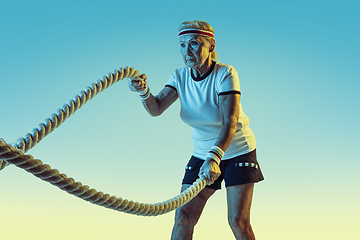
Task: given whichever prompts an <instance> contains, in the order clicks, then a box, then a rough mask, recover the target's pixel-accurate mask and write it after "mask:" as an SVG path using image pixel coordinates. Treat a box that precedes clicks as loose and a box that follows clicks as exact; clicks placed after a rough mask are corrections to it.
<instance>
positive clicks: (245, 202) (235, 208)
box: [226, 183, 254, 222]
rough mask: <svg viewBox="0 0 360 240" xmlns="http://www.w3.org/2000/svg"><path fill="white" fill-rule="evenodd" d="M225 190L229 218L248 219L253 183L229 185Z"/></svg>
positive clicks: (245, 220) (246, 220) (236, 219)
mask: <svg viewBox="0 0 360 240" xmlns="http://www.w3.org/2000/svg"><path fill="white" fill-rule="evenodd" d="M226 190H227V205H228V217H229V220H234V221H244V222H248V221H250V208H251V202H252V196H253V192H254V183H247V184H241V185H235V186H230V187H227V188H226Z"/></svg>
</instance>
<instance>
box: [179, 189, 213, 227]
mask: <svg viewBox="0 0 360 240" xmlns="http://www.w3.org/2000/svg"><path fill="white" fill-rule="evenodd" d="M190 186H191V185H190V184H183V185H182V187H181V192H182V191H184V190H185V189H187V188H188V187H190ZM215 191H216V190H214V189H211V188H208V187H205V188H204V189H203V190H202V191H201V192H200V193H199V194H198V195H197V196H196V197H194V198H193V199H192V200H191V201H190V202H188V203H187V204H185V205H184V206H182V207H180V208H179V209H177V211H176V217H179V218H180V219H182V220H193V221H195V223H196V222H197V220H198V219H199V217H200V215H201V213H202V211H203V209H204V207H205V204H206V202H207V200H208V199H209V198H210V197H211V196H212V195H213V194H214V193H215ZM179 218H178V220H179Z"/></svg>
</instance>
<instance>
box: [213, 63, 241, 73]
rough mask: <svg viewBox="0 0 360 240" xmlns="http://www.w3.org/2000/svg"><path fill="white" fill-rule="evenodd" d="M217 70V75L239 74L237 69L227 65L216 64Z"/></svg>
mask: <svg viewBox="0 0 360 240" xmlns="http://www.w3.org/2000/svg"><path fill="white" fill-rule="evenodd" d="M215 69H216V71H217V73H224V74H226V73H237V71H236V69H235V68H234V67H233V66H231V65H229V64H226V63H220V62H216V65H215Z"/></svg>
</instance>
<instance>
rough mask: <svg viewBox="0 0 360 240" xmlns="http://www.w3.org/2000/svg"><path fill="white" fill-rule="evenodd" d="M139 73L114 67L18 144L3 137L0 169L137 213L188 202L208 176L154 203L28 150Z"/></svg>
mask: <svg viewBox="0 0 360 240" xmlns="http://www.w3.org/2000/svg"><path fill="white" fill-rule="evenodd" d="M139 75H140V74H139V72H138V71H137V70H135V69H134V68H129V67H126V68H125V69H124V68H120V69H118V70H115V71H114V72H112V73H109V74H108V75H105V76H104V77H103V78H102V79H99V80H98V81H97V82H96V83H93V84H92V85H91V87H87V88H86V90H85V91H82V92H80V94H79V95H77V96H75V98H74V99H73V100H70V101H69V103H68V104H65V105H64V106H63V107H62V108H61V109H59V110H58V112H57V113H56V114H55V113H54V114H53V115H52V116H51V118H48V119H46V120H45V122H44V123H41V124H39V126H38V128H34V129H33V131H32V133H28V134H26V135H25V137H24V138H21V139H19V140H18V142H17V143H16V144H13V145H12V146H11V145H8V144H7V143H6V142H5V141H4V140H3V139H0V171H1V170H2V169H4V168H5V167H6V166H7V165H9V164H13V165H15V166H17V167H19V168H22V169H24V170H25V171H27V172H29V173H31V174H33V175H34V176H36V177H38V178H40V179H42V180H44V181H46V182H49V183H51V184H52V185H54V186H57V187H58V188H60V189H61V190H63V191H66V192H68V193H69V194H71V195H74V196H77V197H79V198H81V199H83V200H85V201H88V202H91V203H93V204H96V205H99V206H103V207H106V208H110V209H113V210H116V211H120V212H124V213H130V214H135V215H142V216H157V215H161V214H165V213H168V212H170V211H173V210H175V209H177V208H179V207H181V206H183V205H185V204H186V203H188V202H189V201H190V200H191V199H193V198H194V197H195V196H196V195H197V194H198V193H199V192H200V191H201V190H203V189H204V188H205V186H206V179H197V180H196V181H195V182H194V183H193V184H192V185H191V186H190V187H189V188H187V189H186V190H185V191H183V192H182V193H180V194H179V195H177V196H176V197H173V198H171V199H169V200H166V201H164V202H159V203H155V204H147V203H138V202H134V201H132V200H127V199H123V198H121V197H119V198H118V197H116V196H110V195H109V194H104V193H103V192H99V191H97V190H96V189H92V188H91V189H90V187H89V186H87V185H83V184H82V183H80V182H76V181H75V180H74V179H73V178H68V177H67V176H66V175H65V174H63V173H60V172H59V171H58V170H56V169H52V168H51V167H50V166H49V165H47V164H43V163H42V161H41V160H39V159H34V157H33V156H31V155H29V154H25V153H26V152H27V151H29V150H30V149H31V148H33V147H34V146H35V145H36V144H37V143H39V142H40V141H41V140H42V139H44V138H45V137H46V136H47V135H48V134H50V133H51V132H53V131H54V130H55V129H56V128H57V127H59V126H60V125H61V124H62V123H64V122H65V120H66V119H68V118H69V117H70V116H71V115H73V114H74V113H75V112H76V111H77V110H79V109H80V108H81V107H82V106H83V105H84V104H86V103H87V102H88V101H89V100H91V99H92V98H93V97H95V96H96V95H97V94H98V93H100V92H102V91H104V90H105V89H107V88H108V87H110V86H111V85H113V84H114V83H116V82H118V81H120V80H123V79H126V78H130V79H138V78H139Z"/></svg>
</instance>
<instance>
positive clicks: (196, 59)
mask: <svg viewBox="0 0 360 240" xmlns="http://www.w3.org/2000/svg"><path fill="white" fill-rule="evenodd" d="M210 47H211V46H210V44H209V43H208V42H207V41H204V43H201V42H200V41H199V36H198V35H195V34H189V35H185V36H182V37H180V51H181V54H182V56H183V59H184V62H185V65H186V66H187V67H190V68H193V69H200V68H201V67H202V66H203V65H204V63H205V62H206V61H207V59H208V58H210Z"/></svg>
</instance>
